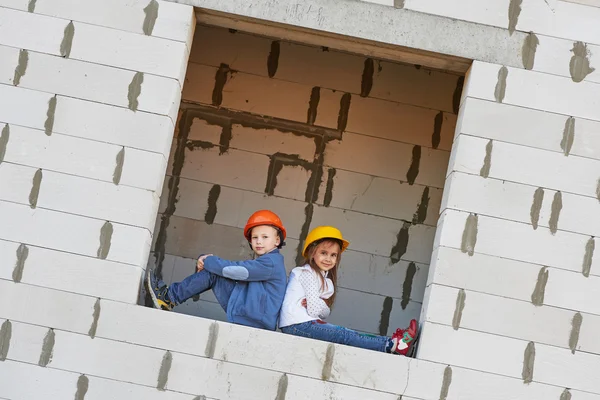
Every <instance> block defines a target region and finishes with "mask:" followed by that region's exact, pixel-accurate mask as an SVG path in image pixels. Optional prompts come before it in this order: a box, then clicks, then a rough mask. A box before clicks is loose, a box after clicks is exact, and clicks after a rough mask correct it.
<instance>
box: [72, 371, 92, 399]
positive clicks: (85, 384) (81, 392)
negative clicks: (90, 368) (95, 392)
mask: <svg viewBox="0 0 600 400" xmlns="http://www.w3.org/2000/svg"><path fill="white" fill-rule="evenodd" d="M89 387H90V380H89V379H88V377H87V376H85V375H79V378H78V379H77V391H76V392H75V400H84V399H85V395H86V394H87V391H88V388H89Z"/></svg>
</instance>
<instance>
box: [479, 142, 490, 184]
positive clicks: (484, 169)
mask: <svg viewBox="0 0 600 400" xmlns="http://www.w3.org/2000/svg"><path fill="white" fill-rule="evenodd" d="M493 149H494V141H493V140H491V139H490V140H489V141H488V142H487V144H486V145H485V157H484V158H483V165H482V166H481V169H480V170H479V175H480V176H482V177H484V178H487V177H488V176H490V169H491V168H492V150H493Z"/></svg>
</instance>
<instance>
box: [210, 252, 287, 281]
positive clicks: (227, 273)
mask: <svg viewBox="0 0 600 400" xmlns="http://www.w3.org/2000/svg"><path fill="white" fill-rule="evenodd" d="M204 269H206V270H207V271H208V272H211V273H213V274H216V275H220V276H222V277H224V278H229V279H233V280H236V281H248V282H252V281H268V280H270V279H271V277H272V275H273V271H274V269H275V268H274V266H273V262H272V261H271V260H270V259H269V258H268V257H261V258H260V259H257V260H244V261H229V260H224V259H222V258H219V257H216V256H209V257H206V259H205V260H204Z"/></svg>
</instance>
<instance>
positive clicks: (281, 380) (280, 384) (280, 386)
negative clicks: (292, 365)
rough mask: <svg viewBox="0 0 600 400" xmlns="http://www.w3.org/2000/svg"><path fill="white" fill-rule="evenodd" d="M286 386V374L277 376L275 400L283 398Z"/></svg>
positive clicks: (283, 399)
mask: <svg viewBox="0 0 600 400" xmlns="http://www.w3.org/2000/svg"><path fill="white" fill-rule="evenodd" d="M287 388H288V377H287V374H283V375H281V378H279V382H278V383H277V395H276V396H275V400H285V395H286V394H287Z"/></svg>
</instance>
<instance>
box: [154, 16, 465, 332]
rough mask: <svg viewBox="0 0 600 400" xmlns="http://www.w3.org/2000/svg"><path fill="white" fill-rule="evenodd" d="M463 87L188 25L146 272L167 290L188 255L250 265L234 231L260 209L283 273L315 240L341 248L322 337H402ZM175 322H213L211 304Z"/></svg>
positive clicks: (215, 314)
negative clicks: (345, 332)
mask: <svg viewBox="0 0 600 400" xmlns="http://www.w3.org/2000/svg"><path fill="white" fill-rule="evenodd" d="M462 82H463V78H462V77H460V76H458V75H453V74H448V73H442V72H437V71H430V70H427V69H424V68H420V66H410V65H402V64H394V63H390V62H385V61H379V60H373V59H371V58H366V57H363V56H358V55H351V54H345V53H341V52H337V51H334V50H330V49H327V48H320V47H309V46H305V45H300V44H293V43H289V42H282V41H279V40H273V39H269V38H265V37H259V36H253V35H249V34H245V33H242V32H236V31H231V30H228V29H224V28H215V27H209V26H203V25H199V26H198V27H197V29H196V33H195V37H194V45H193V47H192V53H191V56H190V64H189V67H188V72H187V76H186V84H185V87H184V92H183V103H182V108H181V111H180V115H181V116H180V121H179V129H178V131H177V137H176V138H175V139H176V140H175V144H174V148H173V151H172V152H171V158H170V161H169V169H168V171H167V178H166V179H167V182H168V184H166V185H165V186H164V191H163V195H162V202H161V207H160V213H161V215H160V216H159V220H158V223H157V225H156V230H155V235H154V237H155V245H154V250H155V252H154V254H153V257H150V260H149V263H150V265H151V266H152V267H153V268H154V267H155V266H159V270H160V271H161V272H162V275H163V277H164V278H165V280H166V281H167V282H173V281H179V280H181V279H183V278H184V277H186V276H188V275H189V274H191V273H192V272H193V271H195V259H196V258H197V257H198V255H199V254H200V253H214V254H217V255H220V256H222V257H226V258H227V257H228V258H233V259H240V258H245V257H249V256H250V254H251V250H250V249H249V246H248V244H247V242H246V241H245V240H244V238H243V234H242V228H243V226H244V224H245V222H246V219H247V218H248V216H249V215H250V214H251V213H252V212H254V211H255V210H257V209H262V208H269V209H272V210H273V211H275V212H276V213H278V214H279V215H280V216H281V218H282V219H283V222H284V224H285V225H286V228H287V231H288V239H287V241H286V242H287V246H286V247H284V249H283V253H284V255H285V257H286V266H287V268H288V270H291V268H293V267H294V266H296V265H301V264H300V263H301V262H302V257H300V256H299V252H300V250H301V245H302V242H303V240H304V238H305V237H306V234H307V233H308V230H309V229H312V228H313V227H315V226H318V225H334V226H337V227H339V228H340V229H341V230H342V232H343V233H344V235H345V236H346V237H347V239H348V240H349V241H350V242H351V246H350V249H349V250H348V251H347V252H346V253H344V256H343V262H342V269H341V276H340V281H339V290H338V294H339V295H338V300H337V304H336V305H335V307H334V308H333V311H332V314H331V317H330V319H329V320H330V321H331V322H332V323H338V324H342V325H345V326H349V327H351V328H354V329H358V330H361V331H366V332H371V333H381V334H391V332H393V331H395V329H396V328H397V327H400V326H405V325H406V324H407V323H408V321H409V320H410V319H411V318H416V317H417V316H418V315H419V312H420V309H421V303H422V297H423V290H424V288H425V281H426V278H427V273H428V265H429V260H430V257H431V249H432V246H433V238H434V235H435V226H436V223H437V218H438V210H439V206H440V201H441V197H442V188H443V184H444V173H445V171H446V168H447V164H448V159H449V154H450V153H449V150H450V147H451V144H452V138H453V133H454V129H455V123H456V114H455V113H456V111H457V107H458V101H459V99H460V97H459V96H460V90H461V87H462ZM197 105H199V106H197ZM177 311H179V312H183V313H186V314H192V315H199V316H204V317H209V318H215V319H219V320H225V319H226V316H225V313H224V312H223V310H222V309H221V307H220V306H219V304H218V303H217V302H216V299H215V298H214V295H213V294H212V292H208V293H206V294H204V295H202V296H200V299H199V301H198V299H196V301H193V300H189V301H188V302H186V303H185V304H184V305H182V306H180V307H179V308H178V309H177Z"/></svg>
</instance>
